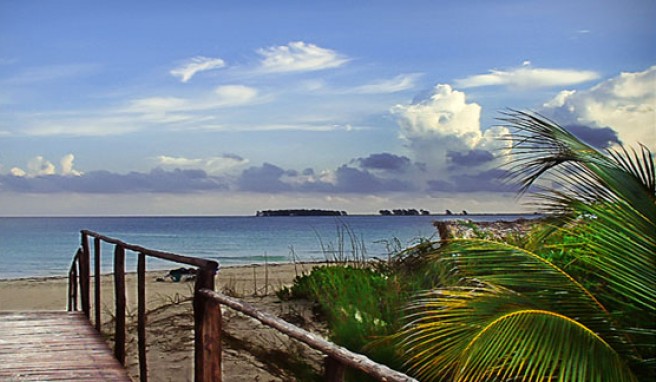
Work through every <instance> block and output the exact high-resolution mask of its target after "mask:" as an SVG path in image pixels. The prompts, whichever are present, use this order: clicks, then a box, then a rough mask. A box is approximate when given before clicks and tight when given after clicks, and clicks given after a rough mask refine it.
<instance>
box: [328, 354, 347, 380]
mask: <svg viewBox="0 0 656 382" xmlns="http://www.w3.org/2000/svg"><path fill="white" fill-rule="evenodd" d="M345 371H346V368H345V367H344V365H343V364H342V363H341V362H339V361H338V360H336V359H335V358H333V357H331V356H327V357H326V359H325V361H324V374H323V376H324V377H323V380H324V381H326V382H343V381H344V372H345Z"/></svg>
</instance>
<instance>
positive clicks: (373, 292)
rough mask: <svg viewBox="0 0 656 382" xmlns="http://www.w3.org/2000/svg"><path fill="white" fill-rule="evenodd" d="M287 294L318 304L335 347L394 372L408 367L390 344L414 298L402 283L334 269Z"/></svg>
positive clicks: (371, 272) (321, 270) (320, 270)
mask: <svg viewBox="0 0 656 382" xmlns="http://www.w3.org/2000/svg"><path fill="white" fill-rule="evenodd" d="M282 294H283V296H282V297H283V298H292V299H294V298H304V299H308V300H310V301H313V302H314V303H315V304H316V306H317V309H318V312H317V313H318V314H319V315H320V316H322V317H323V318H324V319H325V320H326V322H327V323H328V327H329V337H330V339H331V340H332V341H333V342H335V343H337V344H339V345H341V346H344V347H346V348H347V349H349V350H352V351H354V352H358V353H362V354H365V355H367V356H369V357H370V358H372V359H373V360H375V361H377V362H380V363H384V364H387V365H389V366H390V367H395V366H396V367H401V366H402V365H401V363H400V361H399V359H400V358H399V355H398V353H397V350H396V348H395V346H394V344H392V343H389V341H386V338H387V337H388V336H389V335H391V334H392V333H394V332H395V331H396V330H398V329H399V327H400V322H401V321H400V317H401V313H402V312H401V311H400V309H399V307H401V306H402V305H403V304H404V303H405V301H406V300H405V299H406V298H407V296H408V295H409V293H407V292H406V291H403V290H402V288H401V283H400V282H399V281H398V279H397V278H395V277H390V276H389V275H386V274H383V273H380V272H378V271H376V270H375V269H372V268H356V267H353V266H348V265H330V266H323V267H317V268H314V269H313V270H312V272H311V273H310V274H307V275H303V276H299V277H297V278H296V280H295V282H294V284H293V286H292V287H291V288H288V289H287V290H285V291H284V292H282ZM348 374H355V375H351V376H350V377H348V378H347V379H349V378H350V380H367V379H366V377H365V376H362V375H359V374H357V373H354V372H353V371H349V372H348Z"/></svg>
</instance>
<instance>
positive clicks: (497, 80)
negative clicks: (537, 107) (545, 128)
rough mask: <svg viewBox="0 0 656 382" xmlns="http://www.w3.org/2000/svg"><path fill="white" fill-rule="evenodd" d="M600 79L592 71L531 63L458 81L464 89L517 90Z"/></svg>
mask: <svg viewBox="0 0 656 382" xmlns="http://www.w3.org/2000/svg"><path fill="white" fill-rule="evenodd" d="M598 78H599V74H598V73H596V72H594V71H590V70H576V69H547V68H534V67H532V66H531V64H530V62H528V61H527V62H524V64H523V65H522V66H520V67H518V68H512V69H509V70H490V72H489V73H486V74H477V75H473V76H470V77H467V78H463V79H459V80H456V82H455V84H456V86H458V87H462V88H473V87H481V86H510V87H517V88H526V89H529V88H543V87H554V86H567V85H575V84H580V83H584V82H588V81H592V80H596V79H598Z"/></svg>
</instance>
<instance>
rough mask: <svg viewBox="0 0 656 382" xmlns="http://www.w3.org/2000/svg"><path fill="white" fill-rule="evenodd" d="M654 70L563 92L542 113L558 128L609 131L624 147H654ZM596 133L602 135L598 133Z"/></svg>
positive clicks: (655, 108)
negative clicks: (593, 128)
mask: <svg viewBox="0 0 656 382" xmlns="http://www.w3.org/2000/svg"><path fill="white" fill-rule="evenodd" d="M654 89H656V66H652V67H650V68H649V69H647V70H645V71H642V72H633V73H621V74H620V75H619V76H617V77H614V78H611V79H609V80H606V81H603V82H601V83H599V84H597V85H595V86H593V87H591V88H589V89H586V90H580V91H571V90H566V91H563V92H561V93H559V94H558V95H557V96H556V97H554V98H553V99H552V100H550V101H549V102H547V103H545V104H544V107H543V110H542V113H543V114H545V115H547V116H549V117H551V118H553V119H554V120H556V121H558V123H560V124H561V125H585V126H589V127H595V128H611V129H613V130H615V131H616V132H617V134H618V136H619V139H620V140H621V141H622V142H623V143H624V144H628V145H635V144H636V143H638V142H640V143H642V144H645V145H647V146H650V147H654V146H656V127H655V126H656V91H654ZM599 133H600V134H601V133H603V132H602V131H601V130H600V131H599Z"/></svg>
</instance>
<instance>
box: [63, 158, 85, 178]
mask: <svg viewBox="0 0 656 382" xmlns="http://www.w3.org/2000/svg"><path fill="white" fill-rule="evenodd" d="M74 160H75V155H73V154H66V155H64V156H63V157H62V159H61V160H60V161H59V164H60V165H61V174H62V175H70V176H80V175H82V173H81V172H79V171H77V170H75V169H74V168H73V161H74Z"/></svg>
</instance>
